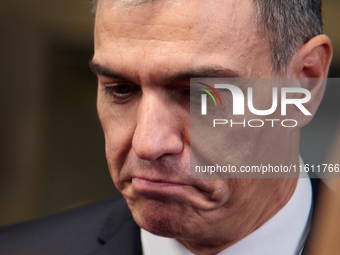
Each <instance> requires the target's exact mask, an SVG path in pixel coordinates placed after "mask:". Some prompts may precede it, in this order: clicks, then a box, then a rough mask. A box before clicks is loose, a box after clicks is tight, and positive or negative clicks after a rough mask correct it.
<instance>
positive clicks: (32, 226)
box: [0, 197, 131, 255]
mask: <svg viewBox="0 0 340 255" xmlns="http://www.w3.org/2000/svg"><path fill="white" fill-rule="evenodd" d="M112 214H113V215H112ZM112 217H113V218H116V220H117V223H119V222H120V221H121V220H122V219H124V218H125V219H126V218H129V217H130V218H131V214H130V211H129V209H128V207H127V205H126V203H125V200H124V199H123V198H122V197H118V198H113V199H109V200H105V201H102V202H98V203H95V204H91V205H86V206H83V207H79V208H76V209H73V210H70V211H67V212H64V213H60V214H57V215H53V216H49V217H45V218H42V219H38V220H33V221H29V222H25V223H20V224H16V225H12V226H6V227H2V228H0V251H1V254H11V255H15V254H51V255H52V254H85V253H86V252H88V251H89V250H93V249H96V248H97V247H99V246H100V242H98V235H99V234H100V232H101V229H102V228H103V227H104V226H105V224H106V221H107V219H108V218H112Z"/></svg>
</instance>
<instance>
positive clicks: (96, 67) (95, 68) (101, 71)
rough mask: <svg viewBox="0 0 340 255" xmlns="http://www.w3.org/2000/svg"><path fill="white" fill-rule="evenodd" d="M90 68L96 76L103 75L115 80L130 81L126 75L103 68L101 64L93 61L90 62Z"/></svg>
mask: <svg viewBox="0 0 340 255" xmlns="http://www.w3.org/2000/svg"><path fill="white" fill-rule="evenodd" d="M89 67H90V68H91V70H92V72H94V73H95V74H96V75H103V76H107V77H111V78H115V79H124V80H127V79H128V77H126V76H125V75H122V74H120V73H117V72H115V71H113V70H110V69H108V68H106V67H103V66H101V65H99V64H96V63H94V62H93V61H92V60H91V61H90V62H89Z"/></svg>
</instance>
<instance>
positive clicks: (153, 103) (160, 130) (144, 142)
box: [132, 93, 184, 161]
mask: <svg viewBox="0 0 340 255" xmlns="http://www.w3.org/2000/svg"><path fill="white" fill-rule="evenodd" d="M173 104H174V102H171V101H170V100H166V97H165V96H164V95H161V93H149V94H147V93H143V96H142V98H141V101H140V104H139V106H138V115H137V126H136V129H135V132H134V136H133V139H132V147H133V150H134V151H135V153H136V154H137V156H138V157H139V158H140V159H144V160H148V161H155V160H157V159H158V158H160V157H162V156H164V155H174V154H178V153H180V152H181V151H182V150H183V146H184V144H183V140H182V135H181V121H180V119H179V115H180V114H179V112H178V107H176V105H173Z"/></svg>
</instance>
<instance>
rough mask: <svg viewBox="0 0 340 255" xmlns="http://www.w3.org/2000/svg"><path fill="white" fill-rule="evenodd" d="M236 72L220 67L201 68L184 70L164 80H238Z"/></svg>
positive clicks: (238, 75)
mask: <svg viewBox="0 0 340 255" xmlns="http://www.w3.org/2000/svg"><path fill="white" fill-rule="evenodd" d="M240 77H242V76H241V75H240V74H239V73H238V72H236V71H233V70H230V69H225V68H222V67H201V68H199V69H197V70H185V71H183V72H180V73H178V74H174V75H171V76H169V77H167V78H166V81H167V82H169V83H171V82H178V81H186V80H190V78H240Z"/></svg>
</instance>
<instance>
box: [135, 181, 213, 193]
mask: <svg viewBox="0 0 340 255" xmlns="http://www.w3.org/2000/svg"><path fill="white" fill-rule="evenodd" d="M131 184H132V186H133V188H134V189H135V190H136V191H137V192H140V193H150V192H151V193H172V194H174V193H178V192H183V191H186V192H188V191H189V190H192V191H196V192H197V191H198V192H200V193H207V192H208V191H207V190H204V189H202V188H201V187H199V186H198V185H196V184H193V183H192V182H190V181H185V179H183V180H180V179H179V180H178V179H176V180H173V179H170V178H161V179H160V178H159V179H151V178H147V177H132V178H131Z"/></svg>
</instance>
